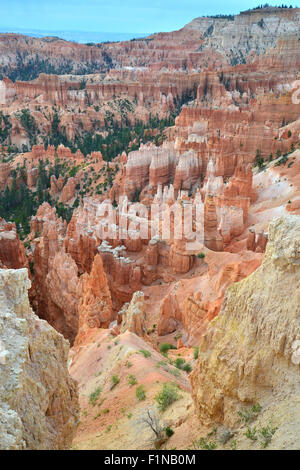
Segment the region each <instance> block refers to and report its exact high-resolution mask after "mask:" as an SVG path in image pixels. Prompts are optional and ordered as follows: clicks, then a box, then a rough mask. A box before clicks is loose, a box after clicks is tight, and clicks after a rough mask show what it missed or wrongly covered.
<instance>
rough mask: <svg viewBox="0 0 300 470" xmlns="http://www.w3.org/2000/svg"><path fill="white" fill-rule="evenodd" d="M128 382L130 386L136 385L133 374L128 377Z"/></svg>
mask: <svg viewBox="0 0 300 470" xmlns="http://www.w3.org/2000/svg"><path fill="white" fill-rule="evenodd" d="M128 383H129V385H130V387H133V385H136V384H137V380H136V378H135V376H134V375H132V374H131V375H130V376H129V377H128Z"/></svg>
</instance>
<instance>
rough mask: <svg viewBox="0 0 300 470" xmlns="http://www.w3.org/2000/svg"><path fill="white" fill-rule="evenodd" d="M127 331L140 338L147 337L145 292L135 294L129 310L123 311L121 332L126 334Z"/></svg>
mask: <svg viewBox="0 0 300 470" xmlns="http://www.w3.org/2000/svg"><path fill="white" fill-rule="evenodd" d="M120 313H121V312H120ZM127 330H128V331H130V332H131V333H135V334H136V335H137V336H140V337H143V336H145V335H146V305H145V296H144V293H143V292H140V291H137V292H135V293H134V294H133V297H132V300H131V302H130V304H129V305H128V308H127V310H125V309H124V310H123V309H122V325H121V329H120V332H121V333H124V332H125V331H127Z"/></svg>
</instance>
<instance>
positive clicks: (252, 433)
mask: <svg viewBox="0 0 300 470" xmlns="http://www.w3.org/2000/svg"><path fill="white" fill-rule="evenodd" d="M244 435H245V436H246V437H248V439H250V440H251V441H257V435H256V428H253V429H250V428H247V431H246V432H245V433H244Z"/></svg>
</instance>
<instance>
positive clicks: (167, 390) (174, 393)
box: [155, 383, 180, 411]
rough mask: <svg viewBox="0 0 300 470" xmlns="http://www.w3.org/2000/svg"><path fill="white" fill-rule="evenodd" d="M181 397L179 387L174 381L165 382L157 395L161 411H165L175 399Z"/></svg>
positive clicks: (156, 398) (156, 399)
mask: <svg viewBox="0 0 300 470" xmlns="http://www.w3.org/2000/svg"><path fill="white" fill-rule="evenodd" d="M179 398H180V396H179V393H178V388H177V386H176V385H174V384H172V383H169V384H168V383H164V384H163V387H162V390H161V391H160V392H159V393H158V394H157V395H156V397H155V401H156V402H157V404H158V407H159V409H160V410H161V411H165V410H166V409H167V408H168V406H170V405H171V404H172V403H174V401H176V400H178V399H179Z"/></svg>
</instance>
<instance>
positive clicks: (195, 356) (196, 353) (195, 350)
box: [194, 346, 199, 359]
mask: <svg viewBox="0 0 300 470" xmlns="http://www.w3.org/2000/svg"><path fill="white" fill-rule="evenodd" d="M198 356H199V346H196V347H195V349H194V359H198Z"/></svg>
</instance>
